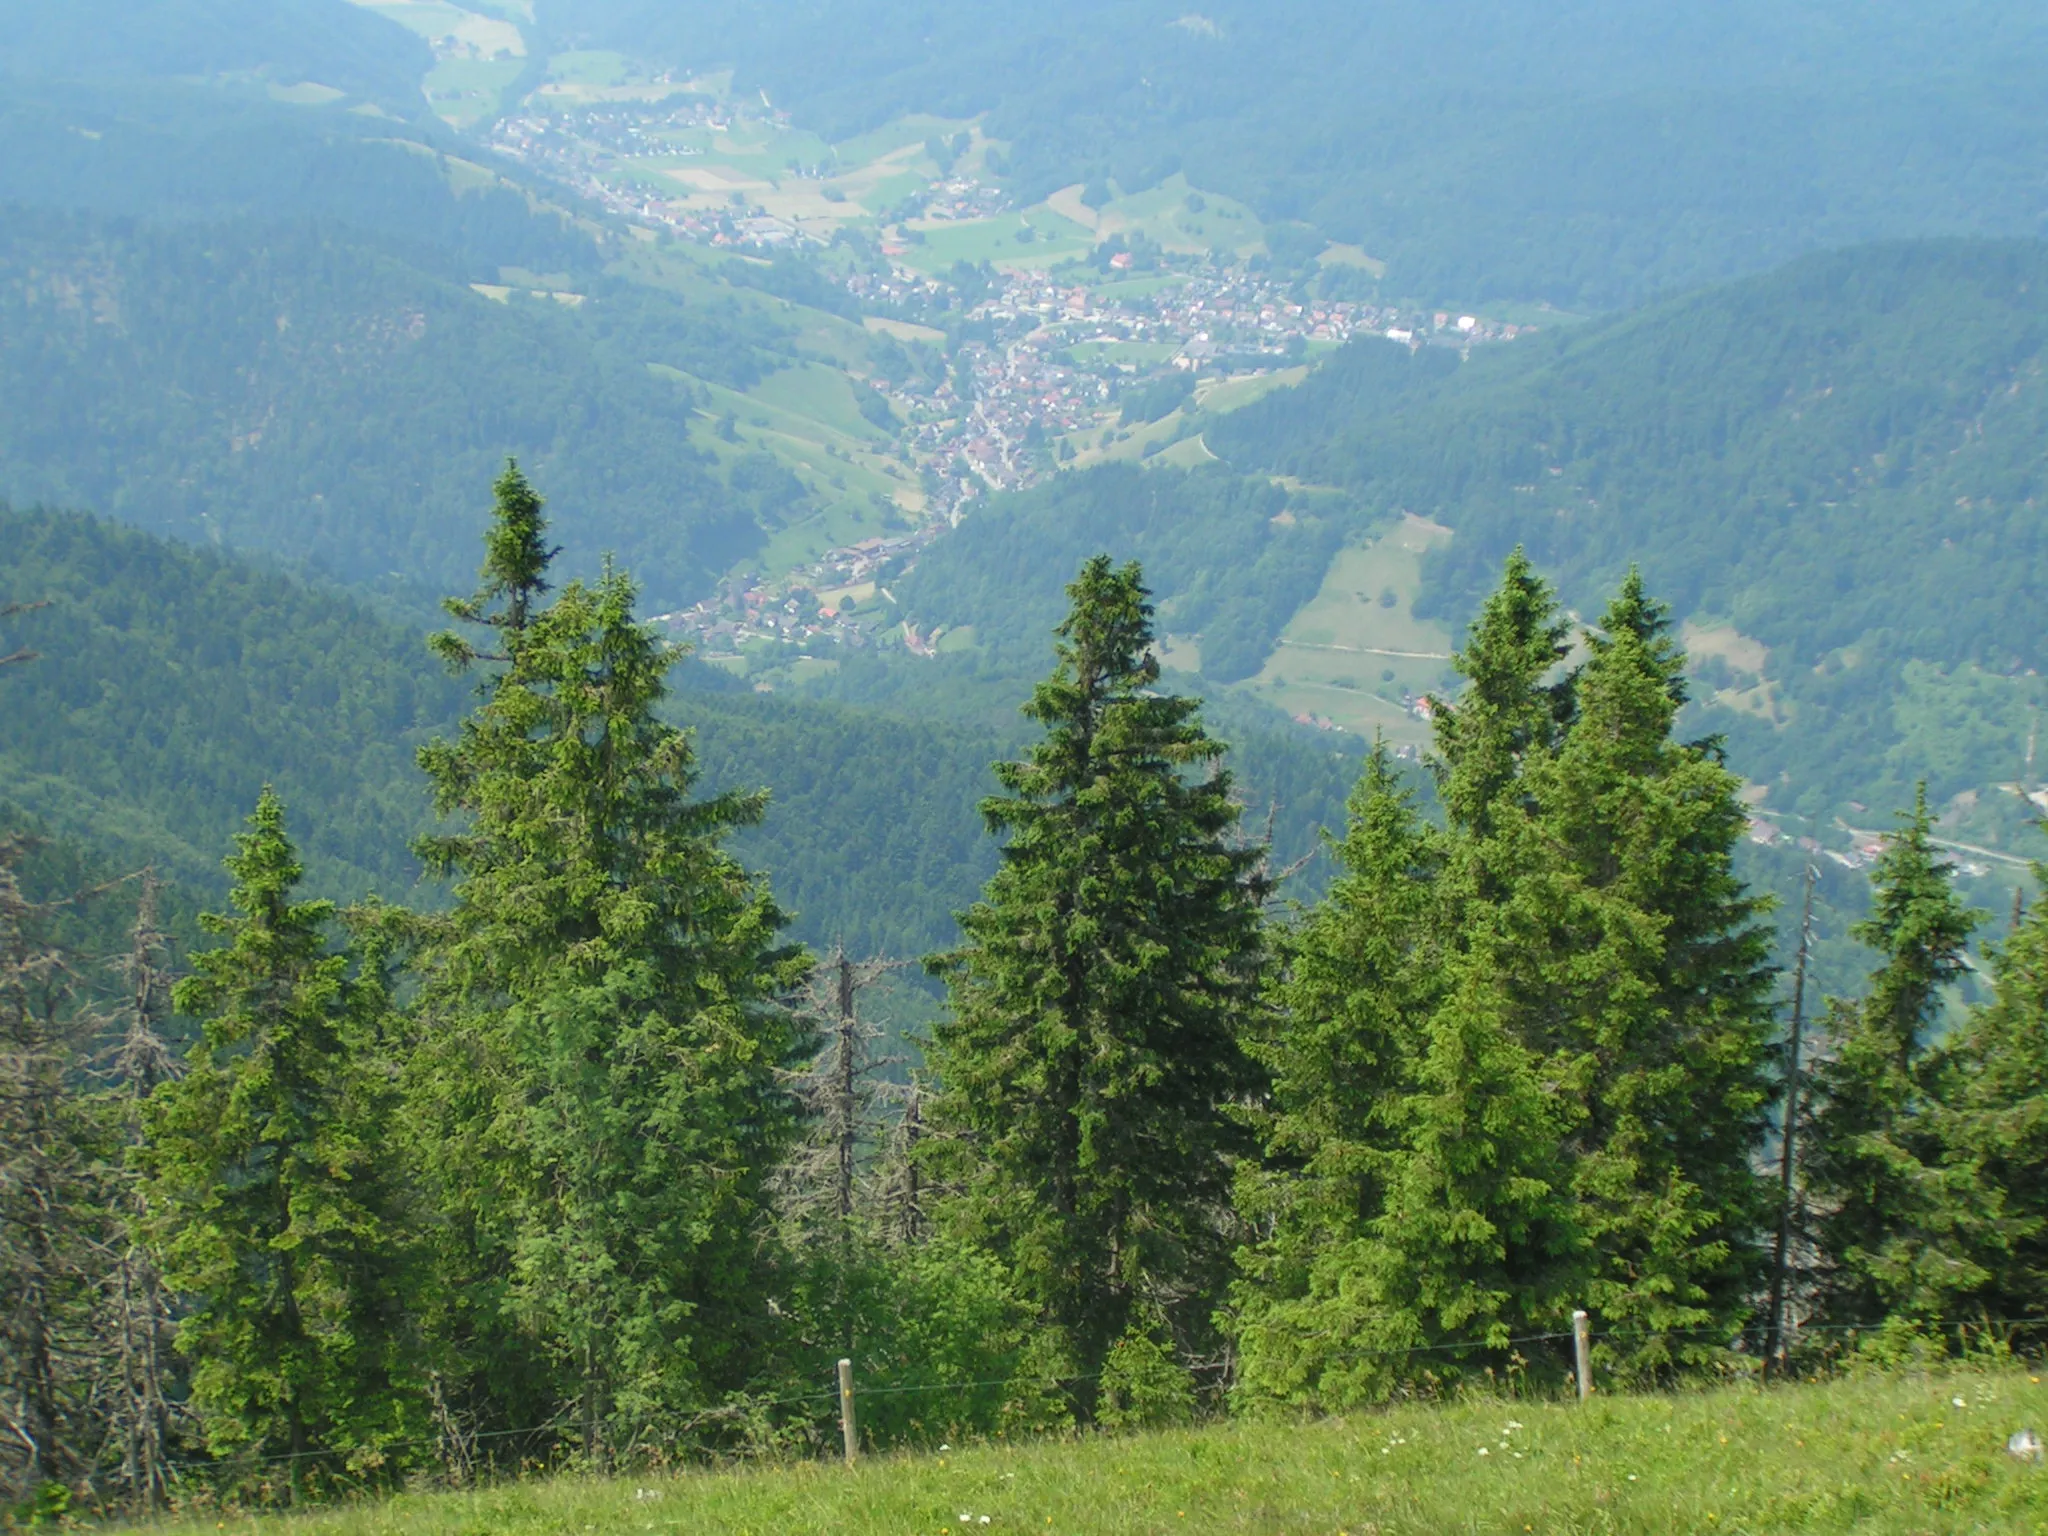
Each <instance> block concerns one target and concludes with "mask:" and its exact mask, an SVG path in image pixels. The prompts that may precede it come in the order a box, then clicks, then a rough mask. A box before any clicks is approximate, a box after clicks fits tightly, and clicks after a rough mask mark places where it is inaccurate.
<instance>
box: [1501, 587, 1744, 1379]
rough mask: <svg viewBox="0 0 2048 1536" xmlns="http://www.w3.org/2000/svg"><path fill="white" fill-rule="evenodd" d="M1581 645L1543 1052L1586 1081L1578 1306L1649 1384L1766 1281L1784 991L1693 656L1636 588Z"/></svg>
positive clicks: (1555, 771)
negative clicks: (1694, 730)
mask: <svg viewBox="0 0 2048 1536" xmlns="http://www.w3.org/2000/svg"><path fill="white" fill-rule="evenodd" d="M1587 645H1588V650H1589V652H1590V654H1589V656H1588V658H1587V660H1586V662H1585V663H1584V665H1583V666H1582V667H1580V668H1579V670H1578V673H1577V676H1576V680H1575V689H1574V694H1575V704H1576V713H1575V716H1574V718H1573V721H1572V724H1571V728H1570V730H1569V731H1568V732H1567V733H1566V735H1565V737H1564V739H1563V740H1562V741H1561V742H1560V743H1558V745H1557V746H1556V747H1555V748H1554V749H1553V750H1550V751H1547V752H1545V753H1543V754H1542V755H1541V756H1540V757H1539V759H1538V761H1537V763H1536V765H1535V766H1534V767H1533V768H1532V771H1531V772H1530V774H1529V776H1528V783H1529V788H1530V790H1531V794H1532V800H1533V812H1532V813H1533V815H1534V817H1535V819H1536V822H1537V825H1538V831H1539V835H1540V836H1541V838H1542V841H1543V843H1544V845H1545V846H1546V847H1547V848H1548V849H1550V850H1552V853H1553V857H1552V858H1551V859H1549V860H1546V861H1545V864H1544V866H1543V868H1542V869H1541V871H1540V872H1539V873H1538V874H1537V876H1536V877H1535V879H1534V880H1533V882H1532V887H1531V893H1532V894H1533V895H1534V897H1535V900H1536V903H1537V904H1540V906H1541V907H1542V908H1546V909H1548V911H1549V912H1550V914H1551V920H1552V928H1551V932H1550V933H1549V935H1548V936H1547V939H1546V942H1547V944H1548V945H1549V946H1550V948H1551V950H1552V953H1551V954H1550V955H1549V956H1547V957H1545V958H1544V959H1543V960H1542V962H1541V964H1540V967H1539V971H1540V974H1541V977H1542V981H1541V991H1542V994H1543V996H1544V997H1545V998H1546V1000H1547V1003H1546V1011H1547V1012H1549V1013H1550V1014H1551V1015H1552V1017H1551V1018H1549V1019H1539V1020H1538V1021H1537V1022H1536V1026H1535V1027H1536V1029H1537V1031H1538V1037H1537V1039H1535V1040H1534V1041H1533V1042H1532V1043H1535V1044H1538V1045H1539V1046H1540V1047H1542V1048H1544V1049H1546V1050H1549V1051H1556V1052H1559V1053H1563V1054H1566V1055H1570V1056H1572V1057H1575V1058H1576V1059H1577V1061H1578V1062H1579V1064H1580V1066H1581V1069H1582V1070H1581V1076H1580V1081H1581V1083H1582V1088H1581V1094H1580V1098H1581V1104H1582V1106H1583V1111H1584V1118H1583V1119H1582V1120H1581V1121H1580V1123H1579V1124H1578V1126H1577V1127H1576V1129H1575V1130H1574V1132H1573V1134H1572V1137H1571V1140H1570V1142H1569V1144H1568V1151H1569V1153H1570V1155H1571V1157H1572V1160H1573V1167H1574V1172H1573V1187H1574V1192H1575V1196H1576V1198H1577V1200H1578V1203H1579V1207H1580V1213H1581V1217H1580V1219H1581V1221H1582V1223H1583V1225H1584V1228H1585V1231H1586V1234H1587V1237H1588V1238H1589V1239H1590V1241H1591V1242H1592V1245H1593V1248H1594V1251H1595V1254H1596V1256H1597V1266H1598V1267H1597V1272H1596V1273H1595V1274H1594V1275H1593V1276H1592V1277H1591V1278H1590V1280H1589V1284H1588V1288H1587V1295H1586V1300H1587V1303H1588V1305H1589V1307H1590V1308H1591V1309H1592V1310H1593V1311H1594V1312H1596V1313H1597V1314H1598V1315H1599V1317H1600V1318H1601V1321H1602V1324H1603V1326H1605V1327H1607V1328H1609V1329H1610V1330H1613V1331H1615V1332H1617V1333H1620V1334H1624V1335H1630V1336H1633V1337H1632V1339H1631V1341H1630V1342H1629V1343H1627V1344H1626V1345H1621V1346H1614V1347H1611V1348H1609V1349H1608V1350H1607V1351H1606V1353H1607V1355H1608V1358H1609V1360H1610V1361H1611V1362H1612V1363H1614V1364H1616V1365H1621V1364H1626V1365H1627V1366H1628V1367H1630V1368H1631V1369H1633V1370H1636V1371H1656V1370H1659V1369H1662V1368H1665V1367H1668V1366H1670V1365H1671V1364H1673V1363H1675V1361H1676V1360H1677V1359H1678V1358H1679V1357H1681V1356H1684V1355H1687V1354H1689V1353H1701V1352H1705V1351H1710V1350H1712V1349H1713V1348H1716V1347H1718V1341H1717V1340H1716V1339H1715V1338H1714V1334H1716V1333H1720V1332H1722V1331H1724V1330H1731V1329H1732V1328H1734V1327H1735V1326H1736V1325H1737V1324H1739V1323H1740V1322H1741V1320H1742V1317H1743V1316H1744V1314H1745V1311H1746V1308H1747V1305H1748V1297H1749V1294H1750V1292H1751V1291H1752V1290H1753V1288H1754V1285H1755V1282H1756V1279H1757V1275H1758V1264H1759V1263H1760V1261H1761V1250H1760V1249H1759V1248H1758V1246H1757V1242H1756V1239H1757V1234H1758V1233H1759V1231H1760V1230H1761V1228H1762V1226H1763V1224H1764V1222H1765V1220H1766V1216H1767V1209H1768V1202H1769V1191H1768V1188H1767V1186H1766V1184H1765V1182H1764V1181H1763V1180H1761V1179H1760V1178H1759V1177H1758V1176H1757V1173H1756V1170H1755V1169H1754V1167H1753V1166H1752V1164H1751V1156H1750V1154H1751V1152H1752V1151H1753V1149H1754V1148H1755V1147H1756V1146H1757V1145H1758V1143H1759V1141H1760V1139H1761V1136H1762V1132H1763V1115H1764V1111H1765V1108H1766V1106H1767V1104H1768V1103H1769V1099H1770V1087H1769V1083H1768V1077H1767V1073H1768V1063H1769V1041H1770V1037H1771V1034H1772V1032H1773V1029H1774V1014H1775V1004H1774V999H1773V997H1772V989H1773V984H1774V980H1775V975H1776V972H1775V970H1774V968H1773V967H1772V965H1771V963H1770V939H1769V934H1768V932H1767V930H1766V929H1765V928H1764V927H1763V926H1762V924H1761V923H1760V922H1759V918H1760V917H1761V915H1762V914H1763V913H1764V912H1765V911H1767V910H1768V906H1769V904H1768V902H1767V901H1764V900H1760V899H1758V898H1756V897H1753V896H1751V895H1750V894H1749V893H1748V891H1747V890H1746V888H1745V887H1744V886H1743V884H1742V882H1741V880H1740V879H1739V878H1738V877H1737V876H1736V874H1735V869H1734V857H1735V849H1736V847H1737V846H1738V845H1739V843H1740V841H1741V839H1742V836H1743V832H1744V829H1745V826H1746V823H1747V817H1746V816H1745V814H1744V811H1743V808H1742V804H1741V802H1740V800H1739V799H1738V792H1739V791H1740V789H1741V780H1740V779H1739V778H1738V777H1737V776H1736V775H1735V774H1733V773H1731V772H1729V771H1728V769H1727V768H1726V767H1725V766H1723V764H1722V762H1721V760H1720V751H1719V746H1718V743H1716V742H1713V741H1706V742H1698V743H1682V742H1679V741H1676V740H1675V739H1673V735H1672V731H1673V726H1674V724H1675V721H1676V718H1677V713H1678V710H1679V708H1680V706H1681V705H1682V704H1683V703H1684V702H1685V683H1684V675H1683V674H1684V665H1685V657H1684V653H1683V652H1682V651H1681V650H1680V648H1679V647H1678V645H1677V644H1676V643H1675V641H1674V640H1673V639H1672V636H1671V633H1670V619H1669V615H1668V613H1667V611H1666V610H1665V609H1664V607H1663V605H1661V604H1659V603H1656V602H1654V601H1653V600H1651V599H1650V598H1649V597H1648V596H1647V595H1646V594H1645V592H1644V590H1643V585H1642V580H1641V578H1640V576H1638V575H1637V574H1636V573H1635V572H1634V571H1631V572H1630V573H1629V575H1628V577H1627V578H1626V579H1625V580H1624V581H1623V583H1622V586H1621V589H1620V591H1619V592H1618V593H1617V594H1616V596H1615V598H1614V600H1613V602H1612V603H1611V604H1610V605H1609V606H1608V609H1607V611H1606V613H1605V614H1604V615H1603V616H1602V618H1601V626H1600V629H1599V630H1598V631H1596V632H1593V633H1591V634H1589V635H1588V637H1587ZM1530 910H1531V915H1532V916H1534V914H1535V910H1536V908H1535V907H1532V908H1531V909H1530ZM1702 1335H1704V1336H1702Z"/></svg>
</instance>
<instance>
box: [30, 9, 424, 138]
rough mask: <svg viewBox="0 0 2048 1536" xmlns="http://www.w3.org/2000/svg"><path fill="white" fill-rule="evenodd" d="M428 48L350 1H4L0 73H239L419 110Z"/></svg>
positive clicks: (84, 76)
mask: <svg viewBox="0 0 2048 1536" xmlns="http://www.w3.org/2000/svg"><path fill="white" fill-rule="evenodd" d="M432 63H433V55H432V53H431V52H429V50H428V48H427V46H426V44H425V43H424V42H422V41H421V40H420V39H419V38H417V37H414V36H413V35H412V34H411V33H409V32H406V31H404V30H403V29H402V28H399V27H396V26H393V25H392V24H391V23H390V22H389V21H387V20H385V19H384V18H383V17H380V16H377V15H374V14H372V13H370V12H368V11H365V10H363V9H362V8H360V7H358V6H354V5H350V4H348V3H346V0H57V3H54V4H53V3H51V0H0V73H4V74H8V75H14V76H44V77H49V78H57V79H66V80H133V79H136V78H157V79H169V78H175V77H199V78H208V77H216V76H222V75H246V76H255V77H258V78H261V79H263V80H265V81H267V82H269V83H273V84H276V85H281V86H292V85H300V84H306V83H312V84H317V85H322V86H326V87H327V88H328V89H330V90H334V91H341V92H346V93H347V94H349V95H351V96H359V97H363V98H365V99H368V100H372V101H377V102H381V103H383V104H384V105H386V106H396V107H398V108H399V109H401V110H414V111H416V110H417V109H418V108H419V106H420V99H419V82H420V77H421V76H422V75H424V74H425V73H426V72H427V70H428V68H429V67H430V66H431V65H432Z"/></svg>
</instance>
